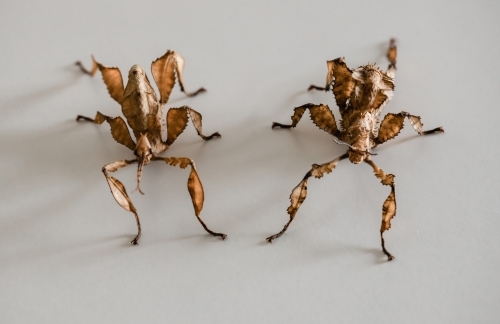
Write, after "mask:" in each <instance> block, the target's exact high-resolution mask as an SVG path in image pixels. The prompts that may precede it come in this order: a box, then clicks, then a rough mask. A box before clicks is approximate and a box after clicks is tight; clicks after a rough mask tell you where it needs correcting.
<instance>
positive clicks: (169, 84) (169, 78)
mask: <svg viewBox="0 0 500 324" xmlns="http://www.w3.org/2000/svg"><path fill="white" fill-rule="evenodd" d="M176 68H177V61H176V53H175V52H174V51H170V50H169V51H167V52H166V53H165V54H164V55H163V56H162V57H160V58H157V59H156V60H155V61H154V62H153V63H152V64H151V73H152V74H153V77H154V79H155V82H156V85H157V86H158V89H159V91H160V103H161V104H165V103H167V101H168V98H169V97H170V93H171V92H172V88H173V87H174V85H175V70H176Z"/></svg>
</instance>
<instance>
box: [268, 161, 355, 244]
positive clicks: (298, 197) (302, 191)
mask: <svg viewBox="0 0 500 324" xmlns="http://www.w3.org/2000/svg"><path fill="white" fill-rule="evenodd" d="M347 157H348V154H343V155H341V156H339V157H338V158H336V159H335V160H333V161H330V162H327V163H324V164H321V165H318V164H313V165H312V169H311V170H310V171H309V172H307V173H306V175H305V176H304V178H303V179H302V181H301V182H300V183H299V184H298V185H297V186H296V187H295V188H294V189H293V190H292V194H291V195H290V201H291V204H290V207H288V209H287V212H288V214H289V215H290V220H289V221H288V223H286V224H285V227H283V229H282V230H281V232H279V233H277V234H274V235H272V236H269V237H268V238H267V239H266V240H267V241H268V242H269V243H272V242H273V240H274V239H277V238H278V237H280V236H281V235H283V233H285V232H286V230H287V229H288V226H290V223H291V222H292V221H293V219H294V218H295V214H297V211H298V210H299V207H300V205H302V202H303V201H304V200H305V199H306V196H307V180H308V179H309V178H310V177H311V176H314V177H315V178H318V179H319V178H321V177H323V175H324V174H325V173H330V172H332V171H333V169H335V166H336V165H337V163H339V161H341V160H343V159H345V158H347Z"/></svg>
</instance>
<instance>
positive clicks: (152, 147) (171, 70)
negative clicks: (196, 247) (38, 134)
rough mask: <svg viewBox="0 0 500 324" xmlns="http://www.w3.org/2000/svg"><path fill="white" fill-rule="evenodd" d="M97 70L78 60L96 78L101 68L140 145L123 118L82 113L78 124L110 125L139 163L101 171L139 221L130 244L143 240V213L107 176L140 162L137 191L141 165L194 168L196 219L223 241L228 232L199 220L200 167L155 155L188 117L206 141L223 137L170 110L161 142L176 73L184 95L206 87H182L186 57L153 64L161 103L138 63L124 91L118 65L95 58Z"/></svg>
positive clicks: (186, 113)
mask: <svg viewBox="0 0 500 324" xmlns="http://www.w3.org/2000/svg"><path fill="white" fill-rule="evenodd" d="M92 61H93V66H92V69H91V70H90V71H88V70H86V69H85V68H84V67H83V65H82V64H81V63H80V62H77V63H76V64H77V65H78V66H80V68H81V69H82V71H83V72H85V73H87V74H89V75H91V76H93V75H94V74H95V73H96V72H97V70H99V71H101V74H102V77H103V80H104V83H105V84H106V86H107V88H108V91H109V94H110V95H111V97H112V98H113V99H114V100H115V101H116V102H118V103H119V104H120V105H121V107H122V112H123V115H124V116H125V118H126V119H127V123H128V125H129V126H130V128H131V129H132V131H133V133H134V136H135V138H136V142H134V140H133V139H132V136H131V135H130V132H129V130H128V127H127V124H126V123H125V121H124V120H123V119H122V118H121V117H114V118H113V117H109V116H106V115H103V114H102V113H100V112H97V114H96V116H95V118H89V117H85V116H81V115H79V116H78V117H77V118H76V120H82V121H89V122H93V123H95V124H102V123H104V122H105V121H106V122H108V123H109V125H110V126H111V135H112V136H113V138H114V139H115V140H116V141H117V142H118V143H120V144H122V145H125V146H126V147H128V148H129V149H130V150H132V151H133V152H134V155H135V156H136V159H133V160H120V161H117V162H114V163H110V164H107V165H105V166H104V167H103V168H102V172H103V173H104V176H105V177H106V181H107V182H108V185H109V188H110V189H111V193H112V194H113V197H114V198H115V200H116V202H117V203H118V204H119V205H120V206H121V207H123V208H124V209H125V210H127V211H129V212H131V213H133V214H134V215H135V219H136V222H137V228H138V233H137V236H136V237H135V238H134V239H133V240H132V242H131V243H132V244H134V245H136V244H138V241H139V238H140V237H141V223H140V221H139V215H138V214H137V210H136V209H135V207H134V205H133V204H132V201H131V200H130V198H129V196H128V194H127V191H126V190H125V186H124V185H123V184H122V183H121V182H120V181H119V180H118V179H116V178H114V177H112V176H110V175H109V172H114V171H116V170H118V169H120V168H123V167H125V166H127V165H130V164H134V163H137V164H138V167H137V188H136V189H137V190H138V191H139V192H140V193H142V191H141V189H140V186H139V185H140V180H141V174H142V168H143V166H145V165H147V164H148V163H149V162H151V161H163V162H166V163H167V164H169V165H172V166H179V167H180V168H182V169H185V168H186V167H187V166H191V172H190V174H189V179H188V190H189V194H190V195H191V200H192V202H193V207H194V211H195V214H196V217H197V218H198V220H199V221H200V223H201V225H202V226H203V228H204V229H205V230H206V231H207V232H208V233H210V234H211V235H214V236H219V237H221V238H222V239H225V238H226V235H225V234H222V233H216V232H212V231H211V230H210V229H209V228H208V227H207V226H206V225H205V223H204V222H203V220H202V219H201V217H200V213H201V210H202V208H203V201H204V192H203V186H202V184H201V181H200V178H199V177H198V173H197V172H196V167H195V165H194V162H193V160H191V159H190V158H186V157H160V156H157V154H159V153H162V152H164V151H166V150H167V149H168V148H169V147H170V146H171V145H172V144H173V143H174V141H175V140H176V139H177V137H178V136H179V135H180V134H181V133H182V132H183V131H184V129H185V128H186V126H187V123H188V119H189V118H191V121H192V122H193V124H194V127H195V128H196V131H197V132H198V135H199V136H200V137H201V138H203V139H204V140H210V139H212V138H214V137H220V134H219V133H217V132H216V133H213V134H212V135H210V136H205V135H203V133H202V123H201V118H202V117H201V115H200V114H199V113H198V112H197V111H195V110H193V109H191V108H190V107H188V106H183V107H180V108H171V109H169V110H168V112H167V117H166V126H167V140H166V141H163V139H162V134H163V133H164V130H163V128H162V124H161V118H162V113H163V107H164V105H165V104H166V103H167V101H168V98H169V96H170V93H171V91H172V88H173V87H174V85H175V81H176V77H175V76H176V75H177V79H178V81H179V85H180V87H181V91H183V92H184V93H185V94H186V95H187V96H189V97H192V96H195V95H197V94H198V93H201V92H204V91H205V89H203V88H200V89H198V90H197V91H196V92H194V93H189V92H187V91H186V90H185V88H184V81H183V78H182V71H183V68H184V59H183V58H182V57H181V56H180V55H179V54H178V53H176V52H174V51H167V53H165V55H163V56H162V57H160V58H158V59H156V60H155V61H154V62H153V63H152V64H151V72H152V74H153V78H154V80H155V82H156V85H157V86H158V90H159V92H160V100H158V99H157V97H156V93H155V91H154V90H153V88H152V87H151V84H150V83H149V80H148V77H147V76H146V72H145V71H144V70H143V69H142V68H141V67H140V66H138V65H134V66H132V68H131V69H130V71H129V73H128V82H127V85H126V87H125V88H124V87H123V79H122V75H121V72H120V70H119V69H118V68H116V67H106V66H104V65H102V64H100V63H98V62H97V61H96V60H95V59H94V57H92Z"/></svg>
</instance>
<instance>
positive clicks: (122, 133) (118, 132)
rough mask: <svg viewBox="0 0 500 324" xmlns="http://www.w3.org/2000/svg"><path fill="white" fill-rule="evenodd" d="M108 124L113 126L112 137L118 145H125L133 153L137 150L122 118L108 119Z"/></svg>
mask: <svg viewBox="0 0 500 324" xmlns="http://www.w3.org/2000/svg"><path fill="white" fill-rule="evenodd" d="M108 123H109V125H110V126H111V135H112V136H113V138H114V139H115V141H117V142H118V143H120V144H122V145H125V146H126V147H128V148H129V149H131V150H132V151H133V150H134V149H135V142H134V140H133V139H132V137H131V136H130V132H129V131H128V127H127V124H125V121H124V120H123V119H122V118H121V117H115V118H108Z"/></svg>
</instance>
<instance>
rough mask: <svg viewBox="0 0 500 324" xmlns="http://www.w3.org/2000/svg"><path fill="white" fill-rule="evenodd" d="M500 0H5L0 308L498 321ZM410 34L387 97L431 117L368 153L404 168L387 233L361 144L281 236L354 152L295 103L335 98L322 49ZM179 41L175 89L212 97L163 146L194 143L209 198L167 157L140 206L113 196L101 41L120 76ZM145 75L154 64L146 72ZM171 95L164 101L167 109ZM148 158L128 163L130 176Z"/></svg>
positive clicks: (177, 149) (360, 47)
mask: <svg viewBox="0 0 500 324" xmlns="http://www.w3.org/2000/svg"><path fill="white" fill-rule="evenodd" d="M499 9H500V3H499V2H497V1H477V0H476V1H460V2H456V1H370V2H368V1H332V0H330V1H294V2H291V1H260V0H253V1H225V0H219V1H168V0H167V1H57V0H48V1H39V2H35V1H9V2H7V1H3V3H2V9H1V10H0V55H1V60H0V74H1V76H0V89H1V90H0V112H1V118H0V151H1V153H0V157H1V158H0V176H1V186H0V197H1V198H0V305H1V306H0V322H2V323H202V322H203V323H311V322H315V323H333V322H335V323H498V322H499V321H500V309H499V307H498V306H499V304H500V291H499V288H500V278H499V275H498V273H499V270H500V269H499V268H500V255H499V252H500V245H499V243H500V234H499V231H500V220H499V198H498V193H499V182H498V180H499V171H498V167H497V166H498V157H499V148H498V146H499V145H498V130H497V125H498V120H499V118H500V113H499V111H500V110H499V105H498V98H499V95H498V93H499V86H500V82H499V75H500V63H499V62H500V61H499V60H498V58H499V57H500V50H499V48H500V46H499V42H498V35H499V34H498V33H499V30H500V29H499V28H500V20H498V14H499V13H500V10H499ZM391 37H396V38H397V40H398V43H397V44H398V64H397V66H398V70H397V75H396V92H395V96H394V99H393V100H392V102H390V104H389V105H388V106H387V107H386V108H385V111H384V114H385V113H387V112H393V113H397V112H400V111H407V112H410V113H412V114H415V115H418V116H421V117H422V121H423V123H424V124H425V128H426V129H430V128H434V127H437V126H443V127H444V129H445V131H446V133H444V134H439V135H433V136H427V137H419V136H418V135H417V134H416V133H415V132H414V131H413V129H412V128H411V127H410V125H409V123H408V122H406V127H405V128H404V130H403V131H402V132H401V134H400V135H399V136H398V137H397V138H396V139H394V140H392V141H390V142H388V143H387V144H385V145H383V146H380V147H379V148H377V149H376V150H375V151H374V152H375V153H378V155H377V156H374V157H373V160H374V161H375V162H376V163H377V164H378V165H379V166H380V167H381V168H382V169H383V170H384V171H386V172H388V173H393V174H395V175H396V184H397V187H396V189H397V192H396V195H397V207H398V209H397V216H396V217H395V218H394V220H393V222H392V228H391V230H390V231H388V232H387V233H386V243H387V248H388V250H389V251H391V252H392V253H393V254H394V255H395V257H396V259H395V260H394V261H392V262H386V258H385V256H384V255H383V253H382V251H381V248H380V241H379V228H380V221H381V209H382V204H383V202H384V200H385V198H386V197H387V195H388V194H389V188H387V187H384V186H382V185H381V184H380V182H379V181H378V180H377V179H376V178H375V177H374V175H373V173H372V170H371V168H370V167H369V166H368V165H366V164H362V165H354V164H351V163H349V162H348V161H343V162H341V163H340V164H339V165H338V166H337V168H336V169H335V170H334V172H333V173H331V174H329V175H327V176H325V177H324V178H322V179H320V180H318V179H314V178H312V179H311V180H310V181H309V184H308V185H309V193H308V197H307V199H306V200H305V202H304V204H303V205H302V207H301V209H300V210H299V212H298V214H297V217H296V219H295V220H294V222H293V223H292V225H291V226H290V228H289V230H288V231H287V232H286V234H285V235H284V236H282V237H281V238H279V239H278V240H276V241H275V242H274V243H273V244H269V243H267V242H266V241H265V238H266V237H267V236H269V235H272V234H274V233H276V232H278V231H279V230H281V228H282V227H283V225H284V224H285V223H286V222H287V221H288V215H287V213H286V209H287V207H288V206H289V195H290V193H291V190H292V189H293V188H294V187H295V186H296V185H297V184H298V183H299V182H300V180H301V179H302V177H303V176H304V174H305V173H306V172H307V171H308V170H309V169H310V168H311V165H312V164H313V163H324V162H327V161H330V160H332V159H334V158H335V157H337V156H339V155H341V154H342V153H343V152H344V151H345V147H342V146H339V145H337V144H335V143H334V142H333V140H332V138H331V137H330V136H329V135H328V134H326V133H325V132H323V131H321V130H319V129H317V128H316V127H315V126H314V125H313V124H312V122H311V121H310V119H309V118H308V117H307V116H306V117H304V118H303V120H302V121H301V122H300V123H299V125H298V127H297V128H296V129H294V130H272V129H271V123H272V122H273V121H278V122H283V123H285V122H288V121H289V120H290V119H289V118H290V116H291V115H292V112H293V108H294V107H297V106H299V105H302V104H305V103H308V102H312V103H324V104H328V105H329V106H330V107H331V108H332V110H333V111H334V114H335V116H336V118H337V120H340V116H339V113H338V108H337V107H336V104H335V100H334V98H333V95H332V94H331V93H330V92H328V93H325V92H307V91H306V89H307V87H308V86H309V85H310V84H311V83H314V84H319V85H322V84H323V83H324V80H325V76H326V71H327V70H326V64H325V62H326V61H327V60H331V59H335V58H337V57H341V56H343V57H345V60H346V62H347V64H348V65H349V66H350V67H353V68H355V67H357V66H359V65H362V64H366V63H368V62H370V63H377V64H378V65H379V66H381V67H382V68H383V69H385V68H386V67H387V60H386V59H385V51H386V49H387V46H388V41H389V39H390V38H391ZM168 49H175V50H176V51H178V52H179V53H180V54H181V55H183V56H184V57H185V59H186V68H185V75H184V78H185V82H186V87H187V89H188V90H194V89H197V88H198V87H200V86H203V87H205V88H206V89H208V92H207V93H205V94H202V95H200V96H198V97H195V98H187V97H186V96H185V95H184V94H183V93H181V92H180V90H179V87H178V86H176V87H175V88H174V91H173V92H172V95H171V97H170V101H169V102H168V103H167V105H166V108H170V107H179V106H182V105H189V106H190V107H192V108H194V109H196V110H197V111H199V112H200V113H201V114H202V115H203V127H204V132H205V133H206V134H211V133H212V132H215V131H219V132H220V133H221V134H222V138H220V139H215V140H213V141H210V142H204V141H203V140H202V139H201V138H199V137H198V136H197V135H196V131H195V130H194V128H193V126H192V125H191V124H190V125H188V127H187V129H186V130H185V132H184V133H183V134H182V135H181V136H180V137H179V139H178V141H177V142H176V143H175V144H174V145H173V146H172V147H171V148H170V149H169V150H168V151H167V152H165V153H164V154H163V156H177V157H179V156H186V157H190V158H192V159H193V160H194V161H195V162H196V166H197V169H198V172H199V175H200V178H201V181H202V182H203V185H204V188H205V205H204V209H203V212H202V217H203V219H204V220H205V222H206V223H207V225H208V226H209V227H210V228H211V229H213V230H215V231H220V232H224V233H226V234H227V235H228V238H227V240H225V241H222V240H220V239H218V238H215V237H212V236H209V235H208V234H207V233H206V232H205V231H204V230H203V228H202V227H201V226H200V224H199V223H198V221H197V220H196V218H195V216H194V212H193V208H192V204H191V201H190V198H189V193H188V191H187V188H186V181H187V178H188V174H189V172H188V171H187V170H181V169H179V168H174V167H170V166H167V165H165V164H163V163H161V164H160V163H153V164H151V165H148V166H147V167H146V168H145V169H144V173H143V180H142V189H143V191H144V192H145V195H144V196H142V195H140V194H139V193H138V192H133V193H131V194H130V196H131V199H132V201H133V202H134V204H135V206H136V207H137V210H138V212H139V215H140V217H141V220H142V225H143V236H142V238H141V240H140V244H139V245H138V246H131V244H130V240H131V239H132V238H133V237H134V235H135V233H136V224H135V220H134V217H133V215H132V214H131V213H128V212H126V211H125V210H123V209H122V208H120V206H118V205H117V204H116V202H115V201H114V199H113V197H112V196H111V194H110V192H109V188H108V186H107V184H106V181H105V179H104V177H103V175H102V173H101V168H102V166H103V165H105V164H107V163H110V162H114V161H117V160H120V159H130V158H132V157H133V154H132V152H131V151H129V150H128V149H127V148H126V147H124V146H121V145H119V144H117V143H116V142H115V141H114V140H113V139H112V137H111V135H110V132H109V127H108V126H107V125H102V126H97V125H92V124H87V123H77V122H75V117H76V115H78V114H83V115H87V116H91V117H93V116H94V114H95V112H96V111H97V110H99V111H101V112H102V113H105V114H107V115H111V116H119V115H121V111H120V107H119V105H118V104H117V103H116V102H114V101H113V100H112V99H111V98H110V97H109V95H108V93H107V91H106V88H105V86H104V84H103V82H102V80H101V77H100V75H99V74H98V75H96V77H94V78H90V77H89V76H87V75H84V74H82V73H81V72H80V71H79V69H78V68H77V67H76V66H75V65H74V62H75V61H76V60H82V61H83V63H84V64H85V65H87V66H90V62H91V61H90V55H91V54H93V55H94V56H95V57H96V58H97V59H98V60H99V61H100V62H102V63H103V64H105V65H108V66H117V67H119V68H120V69H121V71H122V74H123V75H126V74H127V72H128V69H129V68H130V67H131V66H132V65H133V64H139V65H141V66H143V67H144V68H145V69H146V70H147V71H148V73H149V67H150V64H151V62H152V61H153V60H154V59H156V58H157V57H159V56H161V55H163V54H164V53H165V52H166V51H167V50H168ZM150 80H152V78H151V76H150ZM165 111H166V110H165ZM135 173H136V168H135V167H132V166H131V167H129V168H126V169H123V170H120V171H118V172H116V174H115V176H116V177H117V178H119V179H120V180H121V181H122V182H123V183H124V185H125V186H126V187H127V188H128V191H129V192H132V191H133V188H134V187H135V183H136V177H135Z"/></svg>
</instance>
